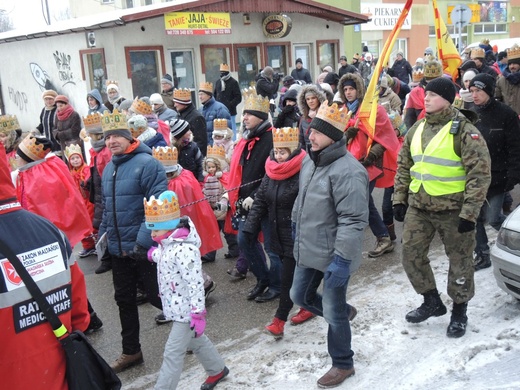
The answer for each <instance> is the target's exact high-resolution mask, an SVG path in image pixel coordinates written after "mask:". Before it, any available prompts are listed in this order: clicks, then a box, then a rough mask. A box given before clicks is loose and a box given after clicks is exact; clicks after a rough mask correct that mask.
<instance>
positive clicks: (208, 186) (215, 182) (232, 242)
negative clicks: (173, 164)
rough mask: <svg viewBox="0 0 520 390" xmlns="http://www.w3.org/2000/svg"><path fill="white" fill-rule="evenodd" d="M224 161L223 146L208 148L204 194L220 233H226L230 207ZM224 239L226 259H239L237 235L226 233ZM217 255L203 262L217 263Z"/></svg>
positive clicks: (206, 258) (204, 259)
mask: <svg viewBox="0 0 520 390" xmlns="http://www.w3.org/2000/svg"><path fill="white" fill-rule="evenodd" d="M223 159H224V148H223V147H222V146H220V147H218V146H208V156H207V157H206V158H205V159H204V182H203V187H202V192H203V194H204V196H205V197H206V198H207V199H208V202H209V205H210V206H211V208H212V209H213V213H214V214H215V217H216V218H217V222H218V226H219V229H220V231H224V224H225V219H226V214H227V211H228V207H229V201H228V199H227V197H225V196H223V195H224V193H225V191H226V187H228V181H229V177H228V176H229V173H228V172H225V173H224V172H222V165H223ZM224 163H225V161H224ZM226 165H227V164H226ZM224 238H225V239H226V242H227V246H228V253H226V254H225V255H224V257H225V258H227V259H229V258H233V257H237V256H238V244H237V236H236V234H232V233H224ZM216 254H217V252H216V251H213V252H209V253H207V254H205V255H204V256H203V257H202V261H203V262H213V261H215V257H216Z"/></svg>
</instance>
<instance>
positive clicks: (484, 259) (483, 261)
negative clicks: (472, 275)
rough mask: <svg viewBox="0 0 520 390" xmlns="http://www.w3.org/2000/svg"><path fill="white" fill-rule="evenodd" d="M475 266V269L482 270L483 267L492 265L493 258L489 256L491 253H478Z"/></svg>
mask: <svg viewBox="0 0 520 390" xmlns="http://www.w3.org/2000/svg"><path fill="white" fill-rule="evenodd" d="M473 266H474V267H475V271H480V270H481V269H484V268H489V267H491V259H490V258H489V253H485V252H481V253H477V256H476V257H475V262H474V263H473Z"/></svg>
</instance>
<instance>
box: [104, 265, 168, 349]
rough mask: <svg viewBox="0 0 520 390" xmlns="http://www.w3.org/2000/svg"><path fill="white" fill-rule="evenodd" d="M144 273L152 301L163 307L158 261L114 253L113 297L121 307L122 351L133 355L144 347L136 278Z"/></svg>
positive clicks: (145, 284) (145, 283) (158, 306)
mask: <svg viewBox="0 0 520 390" xmlns="http://www.w3.org/2000/svg"><path fill="white" fill-rule="evenodd" d="M139 276H142V278H143V284H144V288H145V291H146V294H147V295H148V300H149V302H150V303H151V304H152V305H153V306H155V307H157V308H158V309H161V310H162V304H161V299H160V298H159V287H158V284H157V266H156V264H155V263H152V262H149V261H142V260H134V259H131V258H129V257H112V280H113V283H114V298H115V300H116V303H117V306H118V307H119V320H120V321H121V336H122V338H123V340H122V344H123V353H124V354H126V355H133V354H135V353H138V352H139V351H140V350H141V344H140V343H139V313H138V311H137V303H136V294H137V280H138V277H139Z"/></svg>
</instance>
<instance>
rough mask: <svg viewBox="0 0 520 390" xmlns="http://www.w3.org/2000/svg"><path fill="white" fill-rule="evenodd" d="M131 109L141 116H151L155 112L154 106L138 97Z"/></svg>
mask: <svg viewBox="0 0 520 390" xmlns="http://www.w3.org/2000/svg"><path fill="white" fill-rule="evenodd" d="M130 109H131V110H132V111H133V112H135V113H136V114H140V115H150V114H151V113H152V112H153V110H152V106H150V105H149V104H148V103H146V102H145V101H143V100H140V99H139V98H137V97H136V98H135V99H134V101H133V102H132V106H131V107H130Z"/></svg>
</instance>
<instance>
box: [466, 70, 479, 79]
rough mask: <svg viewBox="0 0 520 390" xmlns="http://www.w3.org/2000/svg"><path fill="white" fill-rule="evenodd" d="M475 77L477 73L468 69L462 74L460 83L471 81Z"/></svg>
mask: <svg viewBox="0 0 520 390" xmlns="http://www.w3.org/2000/svg"><path fill="white" fill-rule="evenodd" d="M476 75H477V71H476V70H473V69H469V70H467V71H465V72H464V76H462V81H471V80H473V78H474V77H475V76H476Z"/></svg>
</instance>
